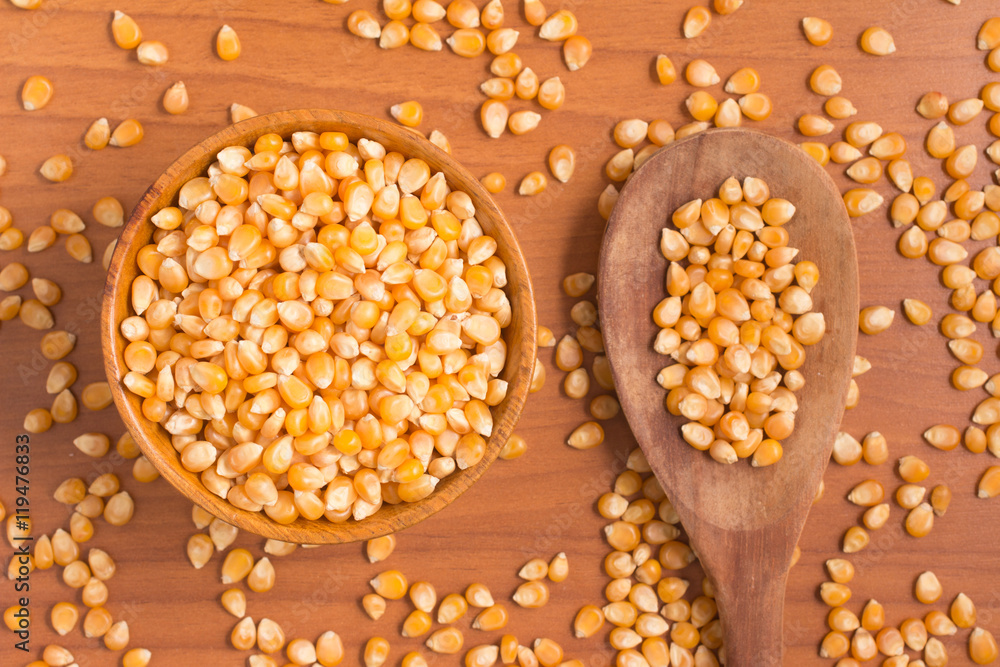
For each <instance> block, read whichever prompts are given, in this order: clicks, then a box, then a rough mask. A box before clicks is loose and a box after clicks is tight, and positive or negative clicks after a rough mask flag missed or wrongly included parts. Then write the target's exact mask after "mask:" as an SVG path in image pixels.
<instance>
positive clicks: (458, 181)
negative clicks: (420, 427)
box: [101, 109, 536, 544]
mask: <svg viewBox="0 0 1000 667" xmlns="http://www.w3.org/2000/svg"><path fill="white" fill-rule="evenodd" d="M297 131H313V132H326V131H338V132H344V133H345V134H347V136H348V137H350V139H351V141H353V142H356V141H357V140H359V139H361V138H362V137H366V138H368V139H374V140H376V141H379V142H381V143H382V144H383V145H384V146H385V147H386V148H387V149H388V150H390V151H399V152H400V153H403V154H404V155H406V156H407V157H419V158H422V159H423V160H425V161H426V162H427V163H428V164H429V165H430V167H431V171H432V172H437V171H441V172H443V173H444V174H445V176H446V178H447V180H448V184H449V185H450V186H451V187H452V188H453V189H460V190H463V191H465V192H466V193H468V194H469V196H471V197H472V202H473V204H474V205H475V207H476V211H477V214H476V218H477V220H479V222H480V224H481V225H482V227H483V230H484V231H485V232H486V233H487V234H490V235H492V236H493V237H494V238H496V240H497V242H498V249H497V255H499V257H500V258H501V259H502V260H503V261H504V263H505V264H506V265H507V281H508V282H507V287H506V292H507V295H508V298H509V299H510V303H511V310H512V314H513V320H512V322H511V324H510V326H509V327H507V328H506V329H505V330H504V340H505V341H506V342H507V364H506V366H505V368H504V370H503V372H502V374H501V376H500V377H502V378H503V379H504V380H506V381H507V382H508V383H509V386H508V392H507V397H506V399H504V401H503V402H502V403H501V404H500V405H498V406H496V407H494V408H493V419H494V428H493V433H492V435H491V437H490V438H489V439H488V441H487V445H486V454H485V456H483V459H482V461H480V462H479V463H478V464H477V465H475V466H473V467H471V468H468V469H466V470H460V471H456V472H455V473H453V474H451V475H449V476H448V477H446V478H445V479H443V480H441V482H440V483H439V484H438V485H437V488H436V489H435V490H434V492H433V493H432V494H431V495H430V496H428V497H427V498H425V499H424V500H421V501H419V502H416V503H400V504H398V505H388V504H386V505H383V506H382V508H381V509H380V510H379V511H378V512H376V513H375V515H373V516H371V517H369V518H367V519H365V520H363V521H361V522H355V521H354V520H353V519H351V520H348V521H347V522H345V523H341V524H334V523H330V522H328V521H326V520H325V519H320V520H318V521H309V520H307V519H303V518H299V519H297V520H296V521H294V522H293V523H291V524H288V525H282V524H279V523H277V522H275V521H273V520H272V519H271V518H270V517H268V516H267V515H266V514H264V513H263V512H248V511H245V510H241V509H238V508H236V507H234V506H232V505H230V504H229V502H228V501H226V500H223V499H221V498H219V497H218V496H217V495H215V494H213V493H211V492H210V491H209V490H208V489H206V488H205V486H204V485H203V484H202V483H201V480H200V478H199V475H198V474H196V473H192V472H189V471H188V470H186V469H184V467H183V466H181V464H180V460H179V457H178V454H177V452H176V451H175V450H174V448H173V446H172V445H171V443H170V437H169V434H168V433H167V432H166V431H165V430H164V429H163V428H162V427H161V426H159V425H158V424H156V423H153V422H151V421H150V420H148V419H146V418H145V417H144V416H143V414H142V410H141V407H140V406H141V400H140V399H139V397H138V396H136V395H135V394H132V393H131V392H129V391H127V390H126V389H125V388H124V386H123V385H122V383H121V379H122V378H123V377H124V375H125V373H126V372H127V370H128V369H127V368H126V366H125V363H124V360H123V358H122V354H123V350H124V348H125V344H126V341H125V339H124V338H123V337H122V336H121V334H120V333H119V325H120V323H121V321H122V320H123V319H125V318H126V317H128V316H129V315H130V314H131V313H130V312H129V311H130V296H129V295H130V291H129V288H130V286H131V284H132V280H133V279H134V278H135V277H136V276H137V275H138V274H139V269H138V265H137V263H136V255H137V254H138V252H139V249H140V248H142V247H143V246H144V245H146V244H148V243H150V239H151V237H152V234H153V230H154V226H153V225H152V224H151V223H150V222H149V218H150V216H151V215H152V214H154V213H156V212H157V211H159V210H160V209H162V208H164V207H166V206H170V205H171V204H173V203H174V202H175V198H176V196H177V193H178V191H179V190H180V188H181V186H182V185H183V184H184V183H185V182H186V181H188V180H189V179H191V178H194V177H196V176H200V175H203V174H204V173H205V172H206V170H207V169H208V166H209V165H210V164H211V163H212V162H214V161H215V156H216V154H217V153H218V152H219V151H220V150H221V149H223V148H225V147H226V146H235V145H239V146H247V147H251V148H252V147H253V144H254V142H255V141H256V140H257V138H258V137H259V136H261V135H262V134H267V133H269V132H275V133H277V134H280V135H281V136H283V137H288V136H290V135H291V133H292V132H297ZM101 344H102V347H103V348H104V368H105V372H106V373H107V376H108V382H109V384H110V385H111V393H112V395H113V396H114V401H115V404H116V405H117V407H118V412H119V413H120V414H121V416H122V419H123V420H124V421H125V425H126V426H127V427H128V430H129V432H130V433H131V434H132V437H134V438H135V441H136V442H137V443H138V445H139V447H140V448H141V449H142V451H143V453H144V454H145V455H146V457H147V458H148V459H149V460H150V461H151V462H152V463H153V465H154V466H156V469H157V470H159V471H160V474H162V475H163V477H165V478H166V479H167V481H169V482H170V483H171V484H173V485H174V486H175V487H176V488H177V489H178V490H179V491H180V492H181V493H183V494H184V495H185V496H186V497H188V498H189V499H191V500H192V501H194V502H195V503H197V504H198V505H200V506H201V507H203V508H204V509H206V510H208V511H209V512H211V513H212V514H214V515H215V516H217V517H220V518H221V519H223V520H225V521H227V522H229V523H231V524H233V525H235V526H238V527H239V528H242V529H244V530H248V531H250V532H253V533H256V534H258V535H262V536H264V537H269V538H274V539H277V540H284V541H287V542H298V543H304V544H324V543H338V542H352V541H356V540H366V539H371V538H373V537H378V536H380V535H386V534H388V533H393V532H395V531H398V530H402V529H404V528H407V527H408V526H411V525H413V524H415V523H417V522H419V521H421V520H423V519H426V518H427V517H429V516H430V515H431V514H434V513H435V512H437V511H439V510H441V509H442V508H444V507H445V506H446V505H448V504H449V503H451V502H452V501H453V500H455V498H457V497H458V496H459V495H461V494H462V492H463V491H465V490H466V489H468V488H469V487H470V486H471V485H472V483H473V482H475V481H476V480H477V479H479V477H480V476H481V475H482V474H483V473H484V472H485V471H486V469H487V468H488V467H489V466H490V464H491V463H493V461H494V460H496V458H497V455H498V454H499V453H500V449H501V448H502V447H503V445H504V444H505V443H506V442H507V439H508V438H509V437H510V435H511V433H512V432H513V429H514V425H515V424H516V423H517V420H518V418H519V417H520V415H521V409H522V408H523V407H524V401H525V398H526V397H527V395H528V386H529V385H530V383H531V375H532V370H533V368H534V363H535V353H536V345H535V301H534V297H533V295H532V288H531V279H530V277H529V276H528V267H527V265H526V263H525V260H524V256H523V255H522V253H521V249H520V247H519V246H518V243H517V238H516V237H515V236H514V232H513V231H512V230H511V228H510V225H509V223H508V222H507V220H506V218H505V217H504V215H503V213H502V212H501V211H500V208H499V207H498V206H497V205H496V202H494V201H493V199H492V197H491V196H490V195H489V193H488V192H487V191H486V189H485V188H483V186H482V185H481V184H480V183H479V181H478V180H477V179H476V178H475V177H473V176H472V175H471V174H470V173H469V172H467V171H466V170H465V169H464V168H463V167H462V166H461V165H460V164H459V163H458V162H457V161H455V159H454V158H452V157H451V156H450V155H448V154H447V153H445V152H444V151H442V150H440V149H439V148H437V147H436V146H434V145H432V144H431V143H430V142H428V141H426V140H425V139H423V138H422V137H420V136H419V135H417V134H416V133H414V132H411V131H409V130H407V129H406V128H404V127H402V126H399V125H396V124H394V123H389V122H387V121H383V120H379V119H377V118H372V117H369V116H364V115H360V114H354V113H348V112H344V111H327V110H315V109H309V110H297V111H280V112H277V113H272V114H267V115H264V116H257V117H256V118H251V119H249V120H246V121H243V122H240V123H237V124H235V125H232V126H230V127H227V128H226V129H224V130H222V131H221V132H219V133H217V134H215V135H213V136H211V137H209V138H208V139H206V140H204V141H203V142H201V143H200V144H198V145H197V146H195V147H194V148H192V149H191V150H189V151H188V152H187V153H185V154H184V155H183V156H181V157H180V158H179V159H178V160H177V161H176V162H174V163H173V164H172V165H170V167H169V168H167V170H166V171H165V172H164V173H163V175H162V176H160V177H159V178H158V179H157V180H156V182H155V183H154V184H153V185H152V187H150V188H149V190H147V191H146V194H145V195H143V197H142V200H141V201H140V202H139V204H138V205H137V206H136V207H135V210H134V211H133V212H132V215H131V217H130V218H129V220H128V223H127V224H126V225H125V228H124V229H123V230H122V234H121V236H120V238H119V239H118V246H117V248H116V249H115V252H114V256H113V257H112V259H111V266H110V268H109V270H108V278H107V283H106V284H105V288H104V307H103V310H102V312H101Z"/></svg>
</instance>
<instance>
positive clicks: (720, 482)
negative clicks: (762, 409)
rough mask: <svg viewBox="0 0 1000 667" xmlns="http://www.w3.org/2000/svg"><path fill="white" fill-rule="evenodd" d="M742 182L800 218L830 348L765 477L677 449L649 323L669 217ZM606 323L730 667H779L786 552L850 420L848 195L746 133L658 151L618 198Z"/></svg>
mask: <svg viewBox="0 0 1000 667" xmlns="http://www.w3.org/2000/svg"><path fill="white" fill-rule="evenodd" d="M730 176H735V177H736V178H737V179H739V180H740V182H741V183H742V181H743V179H744V178H745V177H747V176H754V177H757V178H762V179H764V181H766V182H767V184H768V186H770V190H771V195H772V196H774V197H782V198H785V199H788V200H789V201H791V202H792V203H793V204H794V205H795V206H796V209H797V210H796V213H795V216H794V217H793V218H792V220H791V221H790V222H789V223H788V224H787V229H788V232H789V235H790V238H791V240H790V243H789V245H791V246H793V247H796V248H799V249H800V250H801V252H800V253H799V255H798V257H797V258H796V260H803V259H808V260H812V261H813V262H815V263H816V264H817V265H818V266H819V270H820V281H819V284H818V285H817V286H816V288H815V289H814V290H813V292H812V298H813V300H814V308H815V310H818V311H820V312H822V313H823V314H824V315H825V317H826V326H827V331H826V336H825V337H824V338H823V340H822V341H821V342H820V343H818V344H817V345H813V346H811V347H808V348H807V349H806V350H807V357H806V362H805V364H804V365H803V367H802V368H801V369H800V371H801V372H802V373H803V375H804V376H805V378H806V384H805V387H803V388H802V389H801V390H799V392H798V393H797V398H798V401H799V411H798V413H797V414H796V420H795V421H796V424H795V431H794V433H793V434H792V436H791V437H790V438H788V439H786V440H785V441H784V443H783V445H784V458H783V459H782V460H780V461H778V462H777V463H776V464H774V465H772V466H769V467H765V468H753V467H751V466H750V464H749V462H748V461H746V460H741V461H738V462H737V463H735V464H733V465H723V464H720V463H717V462H716V461H714V460H712V459H711V458H710V457H709V456H708V454H707V453H702V452H699V451H696V450H695V449H694V448H692V447H691V446H690V445H688V444H687V443H686V442H684V440H682V439H681V437H680V431H679V428H680V426H681V424H682V423H683V422H684V421H685V420H684V419H683V418H681V417H674V416H673V415H671V414H670V413H669V412H667V410H666V408H665V406H664V398H665V394H666V392H665V391H664V390H663V389H662V388H661V387H660V386H659V385H658V384H657V383H656V374H657V372H658V371H659V370H660V369H661V368H663V367H664V366H668V365H670V363H672V361H671V360H670V359H669V358H668V357H663V356H661V355H659V354H657V353H656V352H654V351H653V349H652V341H653V339H654V338H655V336H656V333H657V330H658V328H657V326H656V325H655V324H654V323H653V320H652V317H651V315H650V314H651V312H652V310H653V307H654V306H655V305H656V304H657V303H658V302H659V301H660V300H661V299H663V298H664V297H665V296H666V292H665V288H664V275H665V270H666V268H667V261H666V260H665V259H664V258H663V255H662V254H661V253H660V249H659V240H660V232H661V230H662V229H663V228H664V227H666V226H669V225H670V224H671V223H670V216H671V214H672V212H673V211H674V210H675V209H676V208H677V207H678V206H680V205H681V204H684V203H685V202H688V201H690V200H692V199H696V198H702V199H708V198H711V197H716V196H717V193H718V190H719V186H720V185H722V182H723V181H724V180H725V179H726V178H728V177H730ZM599 282H600V313H601V322H602V331H603V334H604V341H605V346H606V348H607V354H608V358H609V359H610V361H611V366H612V369H613V372H614V378H615V385H616V386H617V388H618V395H619V398H620V400H621V405H622V409H623V410H624V413H625V416H626V417H627V418H628V422H629V424H630V425H631V427H632V431H633V433H634V434H635V437H636V440H638V442H639V445H640V447H642V450H643V452H644V453H645V455H646V458H647V460H648V461H649V464H650V466H651V467H652V469H653V472H654V473H655V474H656V476H657V478H658V479H659V480H660V483H661V484H662V485H663V488H664V490H665V491H666V493H667V495H668V496H669V498H670V500H671V502H672V503H673V505H674V508H675V509H676V510H677V514H678V516H679V517H680V519H681V522H682V523H683V524H684V528H685V529H686V531H687V534H688V536H689V538H690V541H691V546H692V548H693V549H694V551H695V552H696V553H697V555H698V557H699V558H700V559H701V562H702V565H703V566H704V567H705V569H706V570H707V571H708V573H709V574H710V576H711V577H712V581H713V582H714V584H715V589H716V593H715V596H716V597H715V599H716V602H717V603H718V605H719V612H720V615H721V617H722V621H723V625H724V629H725V648H726V664H727V666H728V667H750V666H751V665H752V666H754V667H761V666H769V667H770V666H774V665H780V664H781V657H782V640H781V631H782V611H783V606H784V595H785V581H786V579H787V576H788V570H789V568H790V565H791V558H792V551H793V549H794V548H795V544H796V542H797V541H798V538H799V535H800V533H801V532H802V526H803V525H804V523H805V519H806V515H807V514H808V513H809V507H810V505H811V504H812V501H813V498H814V496H815V493H816V490H817V488H818V485H819V483H820V479H821V478H822V475H823V470H824V469H825V468H826V464H827V462H828V461H829V458H830V451H831V449H832V446H833V441H834V437H835V435H836V433H837V431H838V428H839V424H840V419H841V417H842V415H843V411H844V403H845V399H846V395H847V389H848V384H849V380H850V378H851V370H852V365H853V361H854V348H855V343H856V342H857V331H858V268H857V260H856V257H855V254H854V240H853V237H852V234H851V227H850V223H849V220H848V217H847V211H846V210H845V208H844V204H843V200H842V199H841V196H840V193H839V192H838V190H837V188H836V187H835V186H834V184H833V181H832V180H830V177H829V176H828V175H827V174H826V172H825V171H824V170H823V169H822V168H821V167H820V166H819V165H818V164H817V163H816V162H815V161H814V160H813V159H812V158H811V157H809V156H808V155H806V153H805V152H803V151H802V150H801V149H799V148H797V147H796V146H794V145H792V144H790V143H788V142H786V141H783V140H780V139H776V138H774V137H771V136H768V135H765V134H762V133H760V132H754V131H749V130H743V129H722V130H710V131H707V132H703V133H701V134H698V135H695V136H693V137H691V138H690V139H685V140H683V141H680V142H677V143H676V144H674V145H672V146H670V147H668V148H666V149H664V150H662V151H660V152H659V153H657V154H656V155H654V156H653V157H652V158H650V159H649V160H648V161H647V162H646V164H645V165H643V166H642V168H641V169H639V170H638V171H637V172H636V173H635V175H634V176H633V177H632V179H631V181H630V182H629V184H628V185H627V186H626V187H625V189H624V190H623V191H622V193H621V196H620V198H619V199H618V203H617V205H616V206H615V208H614V212H613V214H612V215H611V219H610V220H609V221H608V228H607V233H606V235H605V238H604V244H603V247H602V250H601V263H600V280H599Z"/></svg>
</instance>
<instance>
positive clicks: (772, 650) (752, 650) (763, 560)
mask: <svg viewBox="0 0 1000 667" xmlns="http://www.w3.org/2000/svg"><path fill="white" fill-rule="evenodd" d="M709 532H710V533H714V534H710V535H705V534H704V533H702V534H701V535H699V538H700V539H699V540H698V541H699V544H702V545H705V547H707V549H704V550H703V551H707V553H703V552H702V551H699V554H700V555H701V557H702V562H703V563H704V564H705V566H706V568H707V569H708V571H709V572H710V573H711V575H712V579H713V581H714V583H715V589H716V593H715V601H716V603H717V604H718V606H719V615H720V617H721V619H722V627H723V630H724V634H725V647H726V667H780V666H781V664H782V662H781V661H782V654H783V648H784V646H783V642H782V629H783V620H784V619H783V615H784V607H785V583H786V581H787V579H788V570H789V567H790V564H791V555H792V550H793V549H794V547H795V541H796V537H797V531H790V530H789V526H788V525H785V524H782V523H779V524H778V525H776V526H775V525H772V526H769V527H764V528H761V529H757V530H751V531H742V532H729V531H718V532H716V531H711V530H710V531H709ZM791 532H796V535H792V534H790V533H791ZM705 538H708V539H709V540H710V542H709V543H708V544H706V542H705Z"/></svg>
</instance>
